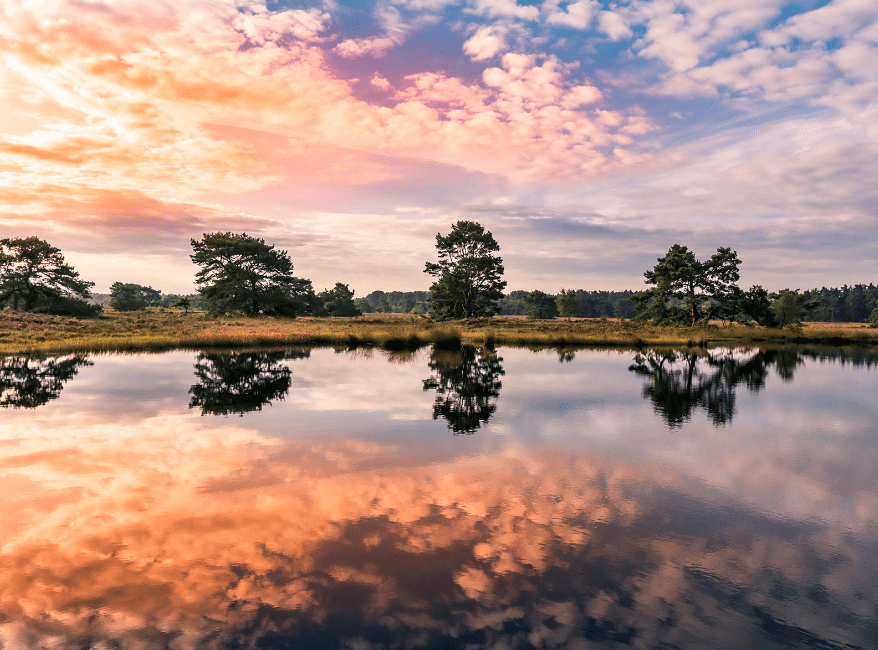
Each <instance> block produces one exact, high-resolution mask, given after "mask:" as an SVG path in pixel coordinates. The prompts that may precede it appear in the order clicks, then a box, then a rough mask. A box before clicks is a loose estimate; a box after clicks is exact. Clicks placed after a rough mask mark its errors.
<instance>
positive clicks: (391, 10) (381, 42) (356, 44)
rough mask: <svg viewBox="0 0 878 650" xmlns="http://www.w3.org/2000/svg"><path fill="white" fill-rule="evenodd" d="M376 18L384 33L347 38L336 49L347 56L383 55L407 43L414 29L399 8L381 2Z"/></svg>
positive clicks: (376, 10)
mask: <svg viewBox="0 0 878 650" xmlns="http://www.w3.org/2000/svg"><path fill="white" fill-rule="evenodd" d="M375 18H376V20H377V21H378V23H379V24H380V25H381V27H382V29H383V30H384V34H382V35H381V36H372V37H370V38H348V39H345V40H343V41H342V42H341V43H339V44H338V45H336V46H335V51H336V52H338V54H339V55H341V56H343V57H346V58H353V57H358V56H364V55H367V54H369V55H372V56H376V57H381V56H384V55H385V54H387V52H388V51H389V50H391V49H392V48H394V47H397V46H399V45H402V44H403V43H405V41H406V39H407V38H408V37H409V34H410V33H411V32H412V30H413V26H412V25H409V24H407V23H406V22H405V21H404V20H403V17H402V14H401V13H400V12H399V10H398V9H397V8H396V7H393V6H391V5H389V4H387V3H380V4H379V5H378V6H377V7H376V9H375ZM428 20H429V19H428Z"/></svg>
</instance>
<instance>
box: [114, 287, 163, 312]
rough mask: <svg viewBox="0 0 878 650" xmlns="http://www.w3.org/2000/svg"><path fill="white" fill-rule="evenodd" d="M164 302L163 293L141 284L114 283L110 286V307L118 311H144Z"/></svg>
mask: <svg viewBox="0 0 878 650" xmlns="http://www.w3.org/2000/svg"><path fill="white" fill-rule="evenodd" d="M161 301H162V292H161V291H159V290H158V289H153V288H152V287H144V286H143V285H140V284H125V283H122V282H114V283H113V284H112V285H110V307H112V308H113V309H115V310H116V311H142V310H144V309H146V308H147V307H155V306H157V305H159V304H160V303H161Z"/></svg>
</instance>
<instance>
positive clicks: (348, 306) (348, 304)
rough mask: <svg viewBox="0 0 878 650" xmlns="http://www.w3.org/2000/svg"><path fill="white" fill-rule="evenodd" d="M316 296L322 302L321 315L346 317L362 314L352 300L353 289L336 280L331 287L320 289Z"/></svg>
mask: <svg viewBox="0 0 878 650" xmlns="http://www.w3.org/2000/svg"><path fill="white" fill-rule="evenodd" d="M317 297H318V298H320V301H321V302H322V303H323V315H326V316H347V317H350V316H362V315H363V312H362V311H360V308H359V307H357V305H356V303H355V301H354V291H353V289H351V288H350V287H348V285H346V284H342V283H341V282H336V283H335V287H334V288H333V289H326V290H324V291H321V292H320V293H319V294H318V296H317ZM367 304H368V303H367Z"/></svg>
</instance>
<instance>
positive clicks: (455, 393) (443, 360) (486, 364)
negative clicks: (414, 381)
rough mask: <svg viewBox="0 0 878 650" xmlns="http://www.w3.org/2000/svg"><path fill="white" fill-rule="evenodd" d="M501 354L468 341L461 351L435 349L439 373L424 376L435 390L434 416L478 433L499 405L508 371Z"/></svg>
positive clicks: (432, 357)
mask: <svg viewBox="0 0 878 650" xmlns="http://www.w3.org/2000/svg"><path fill="white" fill-rule="evenodd" d="M501 361H503V359H502V358H501V357H498V356H497V353H496V352H494V351H493V350H487V349H482V350H478V349H477V348H475V347H473V346H472V345H464V346H462V347H461V348H460V350H459V351H458V352H446V351H442V350H434V351H433V353H432V354H431V355H430V364H429V365H430V370H433V371H435V373H436V374H434V375H433V376H431V377H430V378H429V379H425V380H424V390H431V389H432V390H435V391H436V401H435V402H434V404H433V419H434V420H437V419H439V416H442V417H443V418H445V419H446V420H448V428H449V429H451V430H452V431H454V433H455V434H457V433H475V432H476V431H477V430H478V429H479V427H480V426H482V423H483V422H487V421H488V420H489V419H490V417H491V416H492V415H493V414H494V411H495V410H496V409H497V404H496V399H497V397H499V395H500V388H501V387H502V384H501V383H500V375H503V374H505V373H504V371H503V366H502V365H500V362H501Z"/></svg>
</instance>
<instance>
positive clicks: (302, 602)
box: [0, 436, 878, 650]
mask: <svg viewBox="0 0 878 650" xmlns="http://www.w3.org/2000/svg"><path fill="white" fill-rule="evenodd" d="M182 440H183V443H184V445H185V444H186V442H187V437H186V436H184V437H183V439H182ZM242 442H243V441H242ZM354 442H355V441H350V442H346V443H343V444H338V445H325V444H322V445H321V444H315V445H309V446H295V447H289V448H283V449H274V450H272V448H271V445H270V444H268V443H269V441H266V440H259V439H258V437H257V438H253V437H251V439H250V440H249V441H247V447H246V448H245V447H243V446H241V447H237V446H235V445H229V444H228V442H226V447H224V448H222V449H218V450H217V452H218V453H217V454H216V455H215V456H214V457H212V458H210V459H209V462H207V461H206V462H202V463H199V464H195V463H192V462H191V461H190V462H189V463H188V464H187V465H186V469H187V470H188V471H187V473H186V474H181V473H180V471H179V469H178V467H179V465H178V462H179V460H180V459H181V458H186V457H188V455H189V454H191V453H192V452H193V451H201V450H193V449H182V450H181V449H180V447H181V444H180V439H179V438H174V439H168V440H166V441H164V442H163V444H161V443H162V441H161V440H160V439H158V440H153V441H152V443H153V445H152V449H151V450H147V449H145V448H144V449H140V448H137V447H136V446H135V450H136V453H132V454H131V456H132V457H131V458H130V460H129V461H128V462H125V463H124V464H123V465H122V468H123V469H124V471H125V473H126V476H125V477H124V478H116V479H110V480H106V479H104V480H103V482H101V481H95V482H94V483H89V485H90V487H91V489H90V491H83V492H81V493H80V495H78V497H77V498H76V499H75V500H73V501H72V502H70V503H65V504H61V505H60V506H57V507H55V508H51V507H50V508H49V512H48V513H47V514H48V515H51V518H52V519H53V520H54V521H56V522H58V523H59V524H63V523H64V522H76V525H75V526H72V525H70V526H66V527H64V528H62V529H60V530H54V529H50V530H45V531H44V530H43V529H41V528H39V527H35V528H34V529H32V530H31V531H28V532H27V533H25V534H23V535H19V536H17V537H15V538H13V539H9V540H7V543H6V545H5V547H4V551H3V555H2V556H0V569H2V572H3V576H4V577H3V580H2V582H0V585H2V587H0V603H2V605H3V607H4V624H3V625H2V627H0V633H2V634H4V635H5V636H6V637H7V638H8V639H10V643H13V646H12V647H49V646H50V645H51V647H57V648H70V649H71V650H72V649H73V648H82V647H114V648H123V649H128V648H142V649H152V648H156V649H158V648H229V647H235V648H245V647H246V648H274V647H279V648H283V647H298V648H349V647H354V648H382V647H395V648H439V647H467V646H468V645H469V646H475V647H497V648H530V647H537V648H540V647H591V646H595V647H608V648H609V647H619V645H631V644H636V645H637V646H638V647H646V648H650V647H681V648H682V647H686V648H690V647H720V648H742V649H743V648H748V649H749V648H754V647H758V648H789V647H794V648H795V647H803V648H804V647H814V648H827V649H831V648H866V647H869V645H870V644H871V641H873V640H874V633H875V631H876V629H875V618H874V608H875V607H876V605H878V601H876V593H878V581H876V574H875V571H874V552H875V551H876V550H878V549H876V548H875V545H874V542H873V541H872V542H868V543H866V542H864V541H863V540H862V539H861V538H859V537H858V536H855V535H850V534H846V533H845V531H843V530H839V529H833V528H832V527H831V526H824V525H819V524H816V523H814V522H811V523H803V522H796V521H783V520H775V519H772V518H771V517H769V516H766V515H765V514H764V513H760V512H758V511H753V510H749V509H747V508H746V507H743V506H741V505H734V504H730V503H727V502H722V501H718V500H717V499H716V497H715V496H713V495H710V494H707V493H705V492H704V491H703V490H699V488H698V487H697V486H695V485H692V484H691V483H690V482H688V481H687V480H686V479H685V477H683V476H680V475H678V474H675V473H673V472H670V471H668V470H666V469H663V468H662V467H658V466H652V465H646V464H637V463H634V462H630V461H629V462H624V461H620V460H618V459H612V458H606V457H600V456H597V455H596V454H593V453H589V454H584V453H577V452H576V451H575V450H535V449H530V448H515V447H510V448H508V449H507V450H505V451H502V452H499V453H494V454H486V455H482V456H479V457H473V458H466V459H460V460H457V461H454V462H449V463H440V464H431V465H427V466H420V467H386V468H384V469H383V470H382V471H357V472H352V471H349V470H347V469H345V468H346V467H348V466H350V465H351V464H354V465H356V464H358V463H357V462H356V461H357V460H358V459H360V458H361V457H362V456H370V455H372V456H374V455H378V454H380V453H381V450H378V449H374V448H364V447H363V446H362V445H357V444H353V443H354ZM156 443H160V444H159V446H158V447H156ZM157 449H159V450H161V453H162V454H164V455H165V456H166V457H164V458H162V457H156V455H155V454H156V450H157ZM93 451H94V452H99V451H100V450H98V449H95V450H91V449H89V448H88V447H84V448H83V449H82V458H83V459H84V460H88V459H89V458H90V457H91V452H93ZM245 452H246V453H245ZM202 453H203V452H202ZM140 454H148V455H147V456H143V457H142V456H140ZM254 456H255V458H254ZM144 458H149V459H151V461H152V462H151V463H148V464H145V465H144V464H143V459H144ZM236 458H237V459H238V460H237V462H235V459H236ZM95 460H96V459H95ZM162 461H164V462H165V463H166V465H162V464H161V463H162ZM138 462H139V463H140V464H141V465H142V467H138ZM165 467H173V468H175V469H174V470H173V471H168V470H167V469H164V468H165ZM93 471H94V472H95V478H97V477H98V476H100V477H101V478H103V477H104V474H103V473H100V472H98V471H96V470H93ZM78 472H80V473H79V478H80V480H81V481H82V482H83V483H85V482H87V479H88V478H90V477H89V476H88V475H83V473H82V472H83V470H82V469H79V470H78ZM31 475H33V476H35V477H36V476H39V477H40V480H41V481H42V482H43V483H44V484H46V485H47V486H49V487H52V480H53V474H52V472H51V467H50V466H48V465H47V464H46V463H42V464H40V461H36V462H34V463H33V468H32V469H31ZM255 475H259V476H270V477H272V479H273V480H272V481H271V482H270V483H268V484H267V485H266V484H265V482H264V481H263V482H262V484H261V485H256V486H255V487H254V484H253V483H248V482H247V481H245V480H242V479H243V478H245V477H248V476H255ZM54 478H55V479H56V480H59V482H60V484H68V483H69V477H61V476H57V477H54ZM41 507H42V508H44V509H45V508H46V505H42V506H41ZM47 533H51V535H48V534H47ZM15 641H19V642H20V646H15V645H14V642H15ZM587 644H591V646H587Z"/></svg>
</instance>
